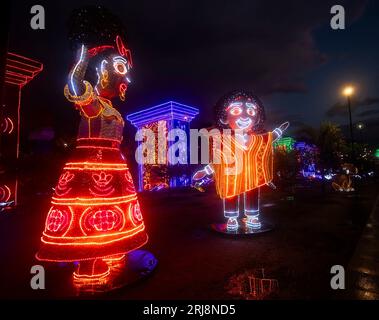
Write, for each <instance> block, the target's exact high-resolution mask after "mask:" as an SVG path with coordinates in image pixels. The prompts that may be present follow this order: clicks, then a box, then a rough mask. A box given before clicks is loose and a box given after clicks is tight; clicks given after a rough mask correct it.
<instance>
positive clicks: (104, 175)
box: [37, 36, 147, 281]
mask: <svg viewBox="0 0 379 320" xmlns="http://www.w3.org/2000/svg"><path fill="white" fill-rule="evenodd" d="M131 68H132V60H131V54H130V51H129V50H128V49H127V48H126V46H125V44H124V43H123V41H122V39H121V37H120V36H115V37H114V38H113V40H112V39H109V41H107V42H105V43H100V46H97V47H92V48H89V49H87V48H86V46H85V45H82V46H81V47H80V49H79V54H78V59H77V61H76V63H75V64H74V66H73V68H72V70H71V72H70V74H69V76H68V83H67V85H66V86H65V88H64V94H65V96H66V98H67V99H68V100H69V101H70V102H72V103H73V104H74V105H75V106H76V108H77V109H78V111H79V112H80V115H81V122H80V127H79V133H78V137H77V145H76V149H75V151H74V152H73V154H72V157H71V159H70V161H69V162H67V163H66V165H65V167H64V168H63V172H62V174H61V175H60V178H59V181H58V183H57V185H56V187H55V193H54V195H53V197H52V201H51V207H50V210H49V212H48V215H47V218H46V223H45V229H44V231H43V235H42V244H41V248H40V251H39V252H38V253H37V258H38V259H39V260H45V261H55V262H63V261H65V262H73V261H79V265H78V267H77V270H76V271H75V273H74V279H75V280H79V281H80V280H82V281H92V280H93V281H97V280H99V279H102V280H104V281H106V279H107V278H109V277H111V276H112V268H110V267H109V266H111V265H112V263H113V262H114V261H116V260H117V261H121V260H123V259H124V257H125V255H126V254H127V253H128V252H131V251H133V250H135V249H137V248H139V247H141V246H142V245H144V244H145V243H146V242H147V234H146V232H145V226H144V223H143V219H142V214H141V211H140V207H139V203H138V200H137V195H136V191H135V189H134V185H133V180H132V177H131V174H130V172H129V169H128V167H127V164H126V162H125V158H124V156H123V155H122V154H121V152H120V143H121V141H122V133H123V127H124V121H123V118H122V116H121V115H120V113H119V112H118V111H117V110H116V109H115V108H114V106H113V104H112V102H111V99H113V98H115V97H119V98H120V99H121V100H124V99H125V93H126V89H127V87H128V83H129V81H130V79H129V73H130V69H131ZM112 261H113V262H112Z"/></svg>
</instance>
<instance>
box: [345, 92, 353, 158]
mask: <svg viewBox="0 0 379 320" xmlns="http://www.w3.org/2000/svg"><path fill="white" fill-rule="evenodd" d="M354 91H355V89H354V87H353V86H346V87H345V88H343V91H342V94H343V95H344V96H345V97H346V98H347V107H348V109H349V120H350V141H351V162H352V163H354V160H355V156H354V135H353V121H352V119H351V100H350V97H351V96H352V95H353V94H354Z"/></svg>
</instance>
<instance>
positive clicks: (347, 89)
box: [342, 86, 354, 97]
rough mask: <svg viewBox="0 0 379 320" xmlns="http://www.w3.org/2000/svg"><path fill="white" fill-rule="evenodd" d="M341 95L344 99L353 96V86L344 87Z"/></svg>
mask: <svg viewBox="0 0 379 320" xmlns="http://www.w3.org/2000/svg"><path fill="white" fill-rule="evenodd" d="M342 94H343V95H344V96H346V97H350V96H351V95H353V94H354V87H353V86H346V87H345V88H343V91H342Z"/></svg>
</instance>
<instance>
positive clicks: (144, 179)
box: [126, 101, 199, 191]
mask: <svg viewBox="0 0 379 320" xmlns="http://www.w3.org/2000/svg"><path fill="white" fill-rule="evenodd" d="M198 113H199V110H198V109H197V108H194V107H191V106H187V105H184V104H181V103H178V102H175V101H168V102H166V103H162V104H159V105H157V106H154V107H150V108H147V109H144V110H141V111H138V112H135V113H132V114H129V115H128V116H127V117H126V119H127V120H129V121H130V122H131V123H132V124H133V125H134V126H135V127H136V128H137V129H138V130H141V129H150V130H151V131H152V132H153V133H154V137H156V138H157V137H159V136H163V137H164V139H165V141H164V143H163V144H162V143H159V144H158V142H157V141H156V143H155V146H154V148H155V152H154V154H155V161H154V164H147V163H146V164H139V166H138V170H139V188H138V189H139V191H144V190H148V191H157V190H161V189H166V188H173V187H178V186H186V185H189V184H190V173H189V172H188V171H189V170H188V166H186V165H179V164H177V165H171V164H169V161H168V157H167V150H169V149H170V146H171V145H172V144H173V143H174V142H173V141H168V140H167V133H168V132H169V131H170V130H172V129H181V130H183V131H184V132H185V133H186V135H187V137H189V130H190V122H191V121H192V120H193V118H194V117H195V116H196V115H197V114H198ZM140 143H141V141H140V142H139V145H140ZM162 145H163V147H162ZM159 146H161V148H159ZM185 147H186V148H187V152H186V156H187V160H188V161H187V163H189V158H190V152H189V150H190V148H189V142H188V143H187V146H185ZM178 167H179V168H178ZM173 168H175V169H177V168H178V169H177V170H173Z"/></svg>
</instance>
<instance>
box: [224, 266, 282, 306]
mask: <svg viewBox="0 0 379 320" xmlns="http://www.w3.org/2000/svg"><path fill="white" fill-rule="evenodd" d="M226 289H227V292H228V294H230V295H231V296H235V297H242V298H243V299H246V300H263V299H268V298H273V297H275V295H277V294H278V293H279V282H278V280H276V279H271V278H266V276H265V269H263V268H261V269H253V270H248V271H245V272H243V273H241V274H238V275H234V276H232V277H231V278H230V279H229V282H228V284H227V287H226Z"/></svg>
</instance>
